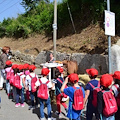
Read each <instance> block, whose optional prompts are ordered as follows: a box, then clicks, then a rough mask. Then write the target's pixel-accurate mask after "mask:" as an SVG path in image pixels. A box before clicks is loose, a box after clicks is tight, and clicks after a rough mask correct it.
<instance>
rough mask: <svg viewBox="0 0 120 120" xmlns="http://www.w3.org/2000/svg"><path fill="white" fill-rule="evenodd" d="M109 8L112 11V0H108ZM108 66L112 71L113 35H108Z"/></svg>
mask: <svg viewBox="0 0 120 120" xmlns="http://www.w3.org/2000/svg"><path fill="white" fill-rule="evenodd" d="M107 10H108V11H110V0H107ZM108 67H109V73H111V72H112V70H111V36H110V35H108Z"/></svg>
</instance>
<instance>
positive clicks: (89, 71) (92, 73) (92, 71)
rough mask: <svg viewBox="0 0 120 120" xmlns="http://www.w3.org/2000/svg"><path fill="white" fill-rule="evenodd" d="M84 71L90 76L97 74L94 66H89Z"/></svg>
mask: <svg viewBox="0 0 120 120" xmlns="http://www.w3.org/2000/svg"><path fill="white" fill-rule="evenodd" d="M86 72H87V73H88V74H89V75H91V76H92V77H93V76H95V75H98V71H97V70H96V69H95V68H91V69H86Z"/></svg>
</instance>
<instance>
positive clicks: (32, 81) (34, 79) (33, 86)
mask: <svg viewBox="0 0 120 120" xmlns="http://www.w3.org/2000/svg"><path fill="white" fill-rule="evenodd" d="M29 76H30V78H31V91H32V92H36V91H37V89H36V88H35V83H36V82H37V77H36V74H35V77H32V76H31V75H29Z"/></svg>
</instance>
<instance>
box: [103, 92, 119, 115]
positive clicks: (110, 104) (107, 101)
mask: <svg viewBox="0 0 120 120" xmlns="http://www.w3.org/2000/svg"><path fill="white" fill-rule="evenodd" d="M102 92H103V100H104V108H103V114H104V116H105V117H109V116H111V115H113V114H115V113H116V112H117V110H118V108H117V103H116V100H115V97H114V95H113V93H112V90H109V91H104V90H103V91H102Z"/></svg>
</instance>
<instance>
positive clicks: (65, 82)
mask: <svg viewBox="0 0 120 120" xmlns="http://www.w3.org/2000/svg"><path fill="white" fill-rule="evenodd" d="M67 83H68V77H66V79H65V81H64V83H63V85H62V87H61V89H60V90H61V92H64V88H65V86H66V84H67Z"/></svg>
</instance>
